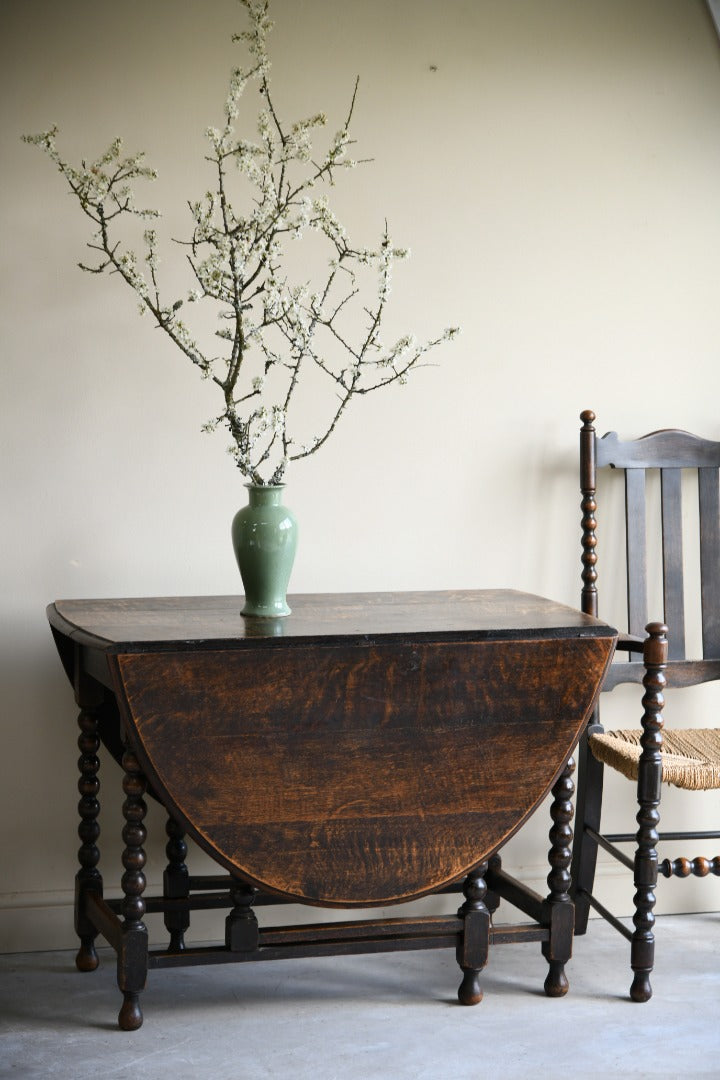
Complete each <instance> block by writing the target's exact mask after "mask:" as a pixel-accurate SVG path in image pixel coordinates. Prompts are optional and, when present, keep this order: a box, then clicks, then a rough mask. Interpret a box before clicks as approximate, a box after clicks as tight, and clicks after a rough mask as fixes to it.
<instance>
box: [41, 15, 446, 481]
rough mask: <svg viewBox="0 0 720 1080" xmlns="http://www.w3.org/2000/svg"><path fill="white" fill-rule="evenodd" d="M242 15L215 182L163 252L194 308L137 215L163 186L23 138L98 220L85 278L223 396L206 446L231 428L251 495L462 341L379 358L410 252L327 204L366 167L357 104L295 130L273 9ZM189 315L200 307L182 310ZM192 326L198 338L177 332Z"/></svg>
mask: <svg viewBox="0 0 720 1080" xmlns="http://www.w3.org/2000/svg"><path fill="white" fill-rule="evenodd" d="M240 3H241V5H242V7H243V8H244V9H245V12H246V15H247V19H248V24H247V28H246V29H244V30H243V31H241V32H240V33H239V34H236V35H234V38H233V40H235V41H236V42H239V43H241V45H242V46H244V52H245V57H244V60H243V62H242V63H241V64H240V65H236V66H234V67H233V69H232V70H231V72H230V77H229V82H228V85H227V91H226V95H225V99H224V102H223V109H222V111H221V114H220V123H219V125H218V126H216V127H215V126H211V127H208V128H207V129H206V135H207V139H208V141H209V144H210V149H209V151H208V154H207V161H208V163H209V168H210V169H211V171H212V181H211V183H210V186H209V187H208V189H207V190H206V191H205V192H204V193H203V194H201V195H200V197H196V198H193V199H191V200H190V201H189V203H188V206H189V211H190V228H189V230H188V231H189V234H190V235H189V236H186V237H185V238H180V239H179V246H178V247H177V248H165V247H163V248H162V250H163V254H164V253H165V251H166V250H169V251H173V250H179V251H180V252H181V253H182V258H183V264H184V265H185V267H186V268H187V270H188V273H189V274H191V275H193V277H194V280H191V281H190V282H189V284H188V285H187V286H184V287H183V296H184V300H183V299H177V300H174V301H172V300H168V298H167V293H163V289H162V288H161V286H162V284H163V282H162V280H161V270H163V271H164V269H165V267H164V266H162V267H161V263H160V258H159V254H158V252H159V250H160V248H161V245H160V238H159V234H158V229H157V228H156V227H155V221H156V220H157V218H158V217H159V214H158V211H157V210H155V209H152V208H146V207H142V206H139V205H138V199H137V192H136V189H137V186H138V183H139V182H140V181H152V180H154V179H155V177H156V175H157V174H156V173H155V171H154V170H153V169H152V168H150V167H149V166H148V165H147V164H146V161H145V155H144V154H143V153H135V154H131V155H126V154H125V150H124V148H123V142H122V139H120V138H115V139H113V140H111V142H110V143H109V144H108V146H107V148H106V149H105V150H104V151H103V152H102V153H101V154H100V155H99V156H98V157H97V158H96V159H95V160H94V161H92V162H90V163H89V164H88V163H86V162H85V161H82V162H81V163H80V164H79V165H71V164H70V163H69V162H67V161H65V160H64V159H63V157H62V156H61V154H60V151H59V150H58V147H57V138H58V129H57V127H56V126H53V127H50V128H48V129H47V130H46V131H44V132H40V133H39V134H37V135H28V136H24V138H25V141H26V142H28V143H31V144H33V145H36V146H38V147H39V148H40V149H42V150H43V151H44V152H45V153H46V154H47V155H48V157H49V158H50V160H51V161H52V162H53V163H54V164H55V165H56V167H57V168H58V169H59V171H60V172H61V174H62V175H63V177H64V179H65V181H66V183H67V184H68V185H69V187H70V190H71V192H72V193H73V194H74V195H75V197H76V198H77V200H78V202H79V204H80V207H81V209H82V211H83V212H84V213H85V214H86V216H87V217H88V218H89V219H90V222H91V240H90V242H89V244H88V246H89V248H90V249H91V251H92V255H93V260H94V262H93V265H89V266H85V265H84V264H81V266H82V268H83V269H85V270H89V271H93V272H95V273H99V272H102V271H105V270H107V271H109V272H115V273H116V274H117V275H118V277H119V278H121V279H122V280H124V281H125V282H126V283H127V284H128V285H129V286H130V287H131V288H132V289H133V290H134V292H135V294H136V296H137V298H138V300H139V305H138V307H139V310H140V311H141V312H142V313H145V314H147V313H149V314H150V315H151V316H152V317H153V318H154V320H155V322H156V324H157V326H158V327H159V328H160V329H161V330H163V331H164V332H165V333H166V334H167V335H169V337H170V338H171V339H172V341H173V342H174V344H175V345H176V346H177V347H178V348H179V349H180V350H181V351H182V352H183V354H184V355H185V356H186V357H187V358H188V359H189V360H190V362H191V363H192V364H194V365H195V366H196V367H197V368H198V370H199V371H200V374H201V375H202V377H203V378H205V379H209V380H212V381H213V383H214V384H215V385H217V387H218V389H219V391H220V392H221V394H222V400H223V406H222V408H223V411H222V412H221V413H219V415H218V416H216V417H214V418H213V419H210V420H208V421H206V423H205V424H203V425H202V430H203V431H205V432H212V431H215V430H216V429H217V428H218V427H220V426H222V427H224V428H226V429H227V430H228V431H229V433H230V437H231V440H232V445H231V446H230V447H229V453H230V454H231V455H232V457H233V460H234V462H235V464H236V465H237V467H238V469H239V470H240V472H241V473H243V474H244V475H245V476H246V477H248V478H249V479H250V481H251V482H253V483H279V482H280V481H281V480H282V477H283V475H284V472H285V470H286V468H287V466H288V464H289V463H290V462H291V461H294V460H297V459H299V458H302V457H306V456H308V455H309V454H312V453H314V452H315V451H316V450H317V449H319V447H320V446H322V445H324V443H325V441H326V440H327V439H328V437H329V436H330V434H331V433H332V431H333V430H334V428H335V425H336V423H337V422H338V420H339V418H340V416H341V415H343V413H344V411H345V408H346V406H347V404H348V403H349V402H350V401H351V400H352V399H353V398H354V397H357V396H359V395H361V394H366V393H368V392H370V391H372V390H376V389H379V388H380V387H383V386H390V385H391V384H393V383H395V382H399V383H401V384H404V383H406V382H407V381H408V377H409V374H410V372H411V371H412V370H413V369H414V368H415V367H416V366H417V363H418V361H419V359H420V358H421V357H422V356H424V355H425V354H426V353H427V352H428V351H429V350H430V349H433V348H435V347H436V346H437V345H439V344H441V343H442V342H445V341H449V340H451V339H452V338H453V337H455V336H456V334H457V333H458V329H457V328H456V327H448V328H447V329H445V330H444V332H443V333H442V335H441V336H439V337H437V338H435V339H431V340H429V341H425V342H422V343H420V344H418V342H417V341H416V340H415V338H414V337H413V335H411V334H404V335H402V336H401V337H399V338H398V339H397V340H396V341H395V344H394V345H392V346H391V347H390V348H386V347H385V346H384V345H383V344H382V340H381V330H382V329H384V325H383V319H384V317H385V308H386V305H387V303H388V302H389V296H390V290H391V285H392V274H393V268H394V264H395V263H396V262H399V261H401V260H404V259H406V258H407V257H408V256H409V249H408V248H405V247H402V246H400V245H395V244H394V243H393V242H392V241H391V239H390V235H389V230H388V227H387V226H386V227H385V229H384V230H383V232H382V234H381V238H380V242H379V244H378V246H377V247H371V246H367V245H366V244H356V243H351V242H350V239H349V237H348V233H347V230H346V228H345V226H344V225H343V224H342V222H341V221H340V220H339V219H338V217H337V215H336V213H335V211H334V209H333V208H332V207H331V205H330V201H329V199H328V196H327V194H326V193H327V192H328V191H330V192H332V186H333V184H334V182H335V179H336V175H338V173H337V171H338V170H339V169H347V168H354V167H356V165H357V161H356V160H354V159H353V158H352V157H350V154H349V151H350V148H351V146H352V140H351V137H350V130H349V128H350V123H351V119H352V114H353V109H354V104H355V94H353V96H352V101H351V105H350V109H349V112H348V114H347V115H346V117H345V120H344V122H342V121H341V126H339V127H338V128H337V130H336V131H335V133H334V135H331V136H330V137H329V138H328V136H327V134H326V133H325V131H324V129H325V128H326V126H327V124H328V117H327V115H326V114H325V113H324V112H322V111H318V112H315V113H313V114H311V115H310V116H306V117H305V118H303V119H300V120H297V121H295V122H294V123H290V124H287V123H285V122H284V121H283V119H282V118H281V117H280V115H279V114H278V112H277V110H276V108H275V106H274V104H273V100H272V95H271V88H270V83H269V76H270V61H269V58H268V52H267V35H268V34H269V32H270V30H271V29H272V22H271V20H270V18H269V3H268V0H240ZM251 82H255V83H256V84H257V86H258V87H259V89H260V92H261V94H262V107H261V109H260V111H259V114H258V116H257V121H256V127H255V132H254V133H252V132H251V136H252V137H250V138H245V137H241V136H239V135H238V134H236V132H235V129H234V124H235V123H236V122H238V118H239V116H240V109H239V104H240V99H241V97H242V95H243V94H244V93H245V91H246V90H247V88H248V85H249V84H250V83H251ZM355 91H356V92H357V84H356V87H355ZM315 144H319V145H315ZM323 145H324V146H325V149H323ZM321 191H322V194H321V193H320V192H321ZM239 196H240V197H242V198H244V199H245V201H244V203H243V204H242V207H241V205H240V199H239ZM127 215H129V217H128V216H127ZM118 218H123V220H125V221H127V223H128V224H129V223H130V221H131V220H132V219H134V218H138V219H140V220H141V221H143V222H148V223H150V224H148V225H146V226H139V227H138V229H137V235H138V237H139V242H138V243H137V244H136V246H137V248H138V250H139V251H141V254H140V255H137V254H136V253H135V251H134V250H133V248H132V240H130V241H128V242H127V243H126V240H125V237H126V231H120V232H119V230H118V228H117V219H118ZM308 232H312V233H314V234H315V235H314V237H313V238H312V244H311V252H314V251H315V250H316V248H317V247H318V245H320V247H321V249H322V245H323V244H324V245H325V253H324V254H321V257H320V259H319V264H320V265H319V272H318V273H317V274H315V273H314V270H313V268H312V267H311V265H310V260H307V261H306V260H304V259H303V258H300V259H298V258H294V259H293V260H286V254H287V247H288V244H289V241H290V240H293V241H301V240H302V239H303V238H304V237H305V236H306V234H307V233H308ZM119 237H121V238H122V240H120V238H119ZM328 249H329V252H328ZM328 253H329V260H328V258H327V255H328ZM288 266H289V267H292V266H299V267H300V275H301V276H300V277H299V278H298V277H295V278H293V277H292V275H291V272H290V270H289V269H288ZM141 268H142V269H141ZM143 270H145V273H147V275H148V278H149V281H148V280H146V278H145V276H144V274H143ZM174 295H177V293H175V294H174ZM200 301H203V308H206V307H207V306H209V307H210V309H211V311H214V313H215V315H216V317H217V320H218V323H219V325H218V323H216V324H215V329H214V330H213V328H212V325H210V326H208V323H207V320H205V321H203V320H202V319H201V318H199V314H198V306H197V305H198V303H199V302H200ZM185 302H187V304H188V305H191V307H189V308H184V309H183V305H184V303H185ZM181 309H183V310H182V311H181ZM185 311H189V314H188V320H193V322H192V325H193V327H195V325H196V324H197V326H199V330H200V333H201V335H202V337H201V338H198V337H196V334H195V330H194V329H193V330H191V328H190V325H188V324H186V322H185V321H184V319H182V318H180V314H181V313H182V314H183V315H184V313H185ZM208 338H209V342H210V344H209V346H208V345H207V343H206V342H207V339H208ZM201 342H202V343H201ZM216 353H217V354H216ZM258 372H261V373H258ZM306 373H308V374H313V373H314V375H315V378H316V379H319V380H320V382H319V383H317V387H318V391H317V392H318V394H320V395H321V394H322V385H323V384H324V386H325V388H326V391H327V402H328V407H329V411H328V415H327V418H326V421H325V423H324V426H323V427H322V428H321V433H320V434H318V435H315V436H313V438H312V439H311V440H310V441H309V442H305V443H300V442H299V441H296V439H294V438H293V424H294V421H295V419H296V400H297V399H296V398H295V393H296V389H297V387H298V386H299V385H300V383H301V382H302V380H303V379H304V378H305V376H306ZM310 385H311V386H313V389H315V387H316V384H315V383H311V384H310ZM265 398H267V399H269V400H264V399H265ZM255 406H256V407H255Z"/></svg>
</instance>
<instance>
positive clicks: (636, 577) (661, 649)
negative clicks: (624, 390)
mask: <svg viewBox="0 0 720 1080" xmlns="http://www.w3.org/2000/svg"><path fill="white" fill-rule="evenodd" d="M580 419H581V420H582V422H583V426H582V429H581V432H580V486H581V490H582V513H583V518H582V526H583V538H582V549H583V550H582V563H583V571H582V580H583V588H582V601H581V606H582V610H583V611H584V612H586V613H587V614H590V615H595V616H597V614H598V589H597V581H598V574H597V570H596V565H597V552H596V535H595V529H596V527H597V522H596V517H595V515H596V511H597V503H596V492H597V472H598V470H599V469H602V468H605V467H610V468H614V469H620V470H623V471H624V475H625V526H626V554H627V568H626V569H627V599H628V631H629V632H628V633H627V634H622V633H621V634H620V636H619V639H618V646H617V648H618V650H619V651H620V652H621V653H624V654H626V658H617V656H616V661H615V662H613V664H612V665H611V666H610V668H609V670H608V674H607V676H606V678H605V681H604V683H603V687H602V689H603V690H604V691H609V690H612V689H613V688H614V687H615V686H618V685H619V684H620V683H625V682H627V683H633V682H634V683H641V682H642V683H643V685H644V688H645V693H644V696H643V699H642V705H643V708H644V715H643V717H642V727H641V728H640V729H638V730H633V731H617V732H605V731H604V729H603V727H602V724H601V723H600V711H599V708H596V710H595V712H594V714H593V716H592V717H591V719H590V722H589V724H588V726H587V729H586V731H585V733H584V735H583V737H582V740H581V743H580V747H579V752H578V758H579V762H578V765H579V771H578V794H577V812H576V828H575V841H574V846H573V863H572V879H573V898H574V901H575V932H576V934H583V933H585V931H586V929H587V923H588V917H589V913H590V909H591V908H593V909H594V910H595V911H597V912H598V913H599V914H600V915H601V916H602V917H603V918H605V919H606V920H607V921H608V922H610V923H611V925H613V926H614V927H615V928H616V929H617V930H619V931H620V932H621V933H622V934H624V935H625V936H626V937H628V938H629V939H630V940H631V967H632V969H633V972H634V979H633V983H632V987H631V990H630V996H631V997H632V999H633V1000H634V1001H647V1000H648V999H649V998H650V996H651V994H652V989H651V986H650V974H651V972H652V968H653V959H654V935H653V924H654V916H653V908H654V906H655V886H656V883H657V876H658V871H659V872H660V873H661V874H662V875H663V876H664V877H666V878H669V877H672V876H676V877H680V878H686V877H689V876H690V875H691V874H693V875H695V876H696V877H705V876H707V875H708V874H715V875H719V876H720V856H715V857H714V858H704V857H702V858H693V859H688V858H686V857H680V858H677V859H673V860H671V859H667V858H666V859H664V860H663V861H662V862H661V863H660V864H658V855H657V850H656V848H657V844H658V842H662V841H663V840H690V839H703V840H706V841H707V840H713V839H719V838H720V831H711V832H708V831H706V832H699V831H697V830H695V831H688V830H683V831H680V832H677V831H674V832H670V831H663V832H662V833H661V834H658V824H659V820H660V814H659V805H660V788H661V781H662V782H665V783H672V784H674V785H675V786H677V787H681V788H686V789H689V790H707V789H710V788H720V730H718V729H715V728H713V727H708V728H699V729H693V730H672V729H670V730H665V732H664V733H663V729H662V715H661V714H662V706H663V690H664V688H665V686H666V685H667V686H668V687H687V686H693V685H696V684H698V683H703V682H708V681H710V680H713V679H719V678H720V485H719V480H718V477H719V469H720V442H711V441H709V440H706V439H700V438H698V437H696V436H694V435H691V434H689V433H688V432H685V431H678V430H674V429H673V430H664V431H655V432H652V433H651V434H649V435H646V436H643V437H642V438H640V439H635V440H633V441H628V442H621V441H620V440H619V438H618V436H617V434H616V433H615V432H610V433H608V434H607V435H605V436H604V437H603V438H602V439H598V438H597V436H596V432H595V427H594V421H595V414H594V413H593V412H591V411H590V410H587V411H585V412H583V413H581V415H580ZM651 469H655V470H659V472H660V484H661V496H660V501H661V519H662V520H661V523H660V524H661V529H660V533H661V538H662V560H661V561H662V568H661V573H662V579H663V581H662V585H663V602H664V620H665V622H664V623H660V622H657V623H649V624H648V623H647V618H648V610H647V606H648V559H647V549H648V543H647V542H648V532H649V531H648V529H647V522H646V519H647V511H646V498H645V493H646V474H647V472H648V471H649V470H651ZM683 470H694V471H695V472H696V473H697V479H698V496H699V554H700V578H701V583H700V596H699V597H698V600H699V608H700V618H701V624H702V657H701V658H700V659H696V660H689V659H688V658H687V656H686V647H685V640H686V637H685V607H686V605H685V599H686V597H685V592H684V586H683V512H682V475H683ZM650 537H652V534H650ZM688 607H690V605H689V604H688ZM646 624H647V625H646ZM665 624H666V625H665ZM605 765H609V766H611V767H612V768H614V769H616V770H617V771H619V772H621V773H622V774H623V775H625V776H626V777H628V778H629V779H632V780H635V781H637V794H638V806H639V809H638V814H637V823H638V830H637V831H636V832H635V833H630V832H628V833H616V834H612V835H611V834H603V833H602V832H601V811H602V793H603V769H604V766H605ZM719 811H720V807H719ZM718 816H719V818H720V812H719V815H718ZM719 824H720V822H719ZM627 842H635V845H636V848H635V857H634V859H630V858H629V856H628V855H627V854H626V852H625V851H623V850H622V849H620V848H618V847H617V845H618V844H620V843H627ZM599 846H600V847H602V848H603V849H604V850H605V851H607V852H609V853H610V854H611V855H613V856H614V858H616V859H617V860H618V861H619V862H621V863H622V864H623V865H624V866H626V867H627V868H628V869H630V870H632V871H633V872H634V880H635V888H636V893H635V898H634V903H635V914H634V918H633V922H634V926H635V930H634V932H631V931H630V930H629V929H628V928H627V927H626V926H625V925H624V924H623V923H621V922H620V921H619V920H618V919H616V918H615V917H614V916H613V915H612V914H611V913H610V912H609V911H608V910H607V908H605V907H604V906H603V905H602V904H601V903H600V902H599V901H598V900H597V899H596V897H595V896H594V895H593V884H594V879H595V867H596V861H597V853H598V847H599Z"/></svg>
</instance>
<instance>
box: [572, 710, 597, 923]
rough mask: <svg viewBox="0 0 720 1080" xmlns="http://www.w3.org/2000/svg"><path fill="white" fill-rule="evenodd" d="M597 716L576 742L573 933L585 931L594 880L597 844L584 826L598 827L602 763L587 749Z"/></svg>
mask: <svg viewBox="0 0 720 1080" xmlns="http://www.w3.org/2000/svg"><path fill="white" fill-rule="evenodd" d="M595 719H596V717H594V718H593V720H592V721H591V724H590V725H589V727H588V729H586V731H585V732H584V733H583V735H582V738H581V739H580V743H579V745H578V750H577V756H578V784H577V797H576V801H575V837H574V840H573V850H572V867H571V870H570V876H571V880H572V885H571V887H570V896H571V898H572V901H573V903H574V905H575V933H576V934H584V933H585V932H586V930H587V924H588V919H589V917H590V901H589V899H588V897H589V896H590V895H591V894H592V891H593V886H594V883H595V867H596V865H597V854H598V846H597V843H596V841H595V840H594V839H593V838H592V836H590V835H589V834H588V832H587V829H586V827H587V826H589V827H590V828H592V829H594V830H595V832H599V831H600V815H601V811H602V794H603V775H604V767H603V764H602V762H601V761H598V760H597V759H596V758H595V757H594V756H593V754H592V753H591V751H590V747H589V745H588V735H589V731H590V727H592V726H593V724H594V722H595Z"/></svg>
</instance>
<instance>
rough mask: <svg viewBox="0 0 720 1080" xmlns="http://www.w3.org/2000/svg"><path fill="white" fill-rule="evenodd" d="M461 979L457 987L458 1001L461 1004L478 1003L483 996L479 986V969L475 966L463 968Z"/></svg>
mask: <svg viewBox="0 0 720 1080" xmlns="http://www.w3.org/2000/svg"><path fill="white" fill-rule="evenodd" d="M462 971H463V981H462V982H461V983H460V986H459V988H458V1001H459V1002H460V1004H461V1005H479V1004H480V1002H481V1001H482V998H483V992H482V987H481V986H480V971H479V970H478V969H477V968H463V969H462Z"/></svg>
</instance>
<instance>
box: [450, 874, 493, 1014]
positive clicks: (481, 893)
mask: <svg viewBox="0 0 720 1080" xmlns="http://www.w3.org/2000/svg"><path fill="white" fill-rule="evenodd" d="M487 868H488V864H487V863H486V862H483V863H481V864H480V866H478V867H477V868H476V869H475V870H473V871H472V872H471V873H469V874H468V876H467V877H466V879H465V884H464V885H463V895H464V896H465V903H464V904H463V905H462V907H461V908H460V910H459V911H458V915H459V916H460V918H461V919H462V920H463V933H462V938H461V939H460V943H459V945H458V947H457V962H458V964H459V965H460V967H461V968H462V972H463V981H462V982H461V983H460V987H459V989H458V1001H459V1002H460V1004H461V1005H477V1004H478V1003H479V1002H480V1001H482V996H483V992H482V987H481V986H480V972H481V971H482V969H483V968H484V967H485V965H486V964H487V961H488V953H489V950H490V912H489V911H488V909H487V906H486V904H485V897H486V895H487V885H486V884H485V874H486V873H487Z"/></svg>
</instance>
